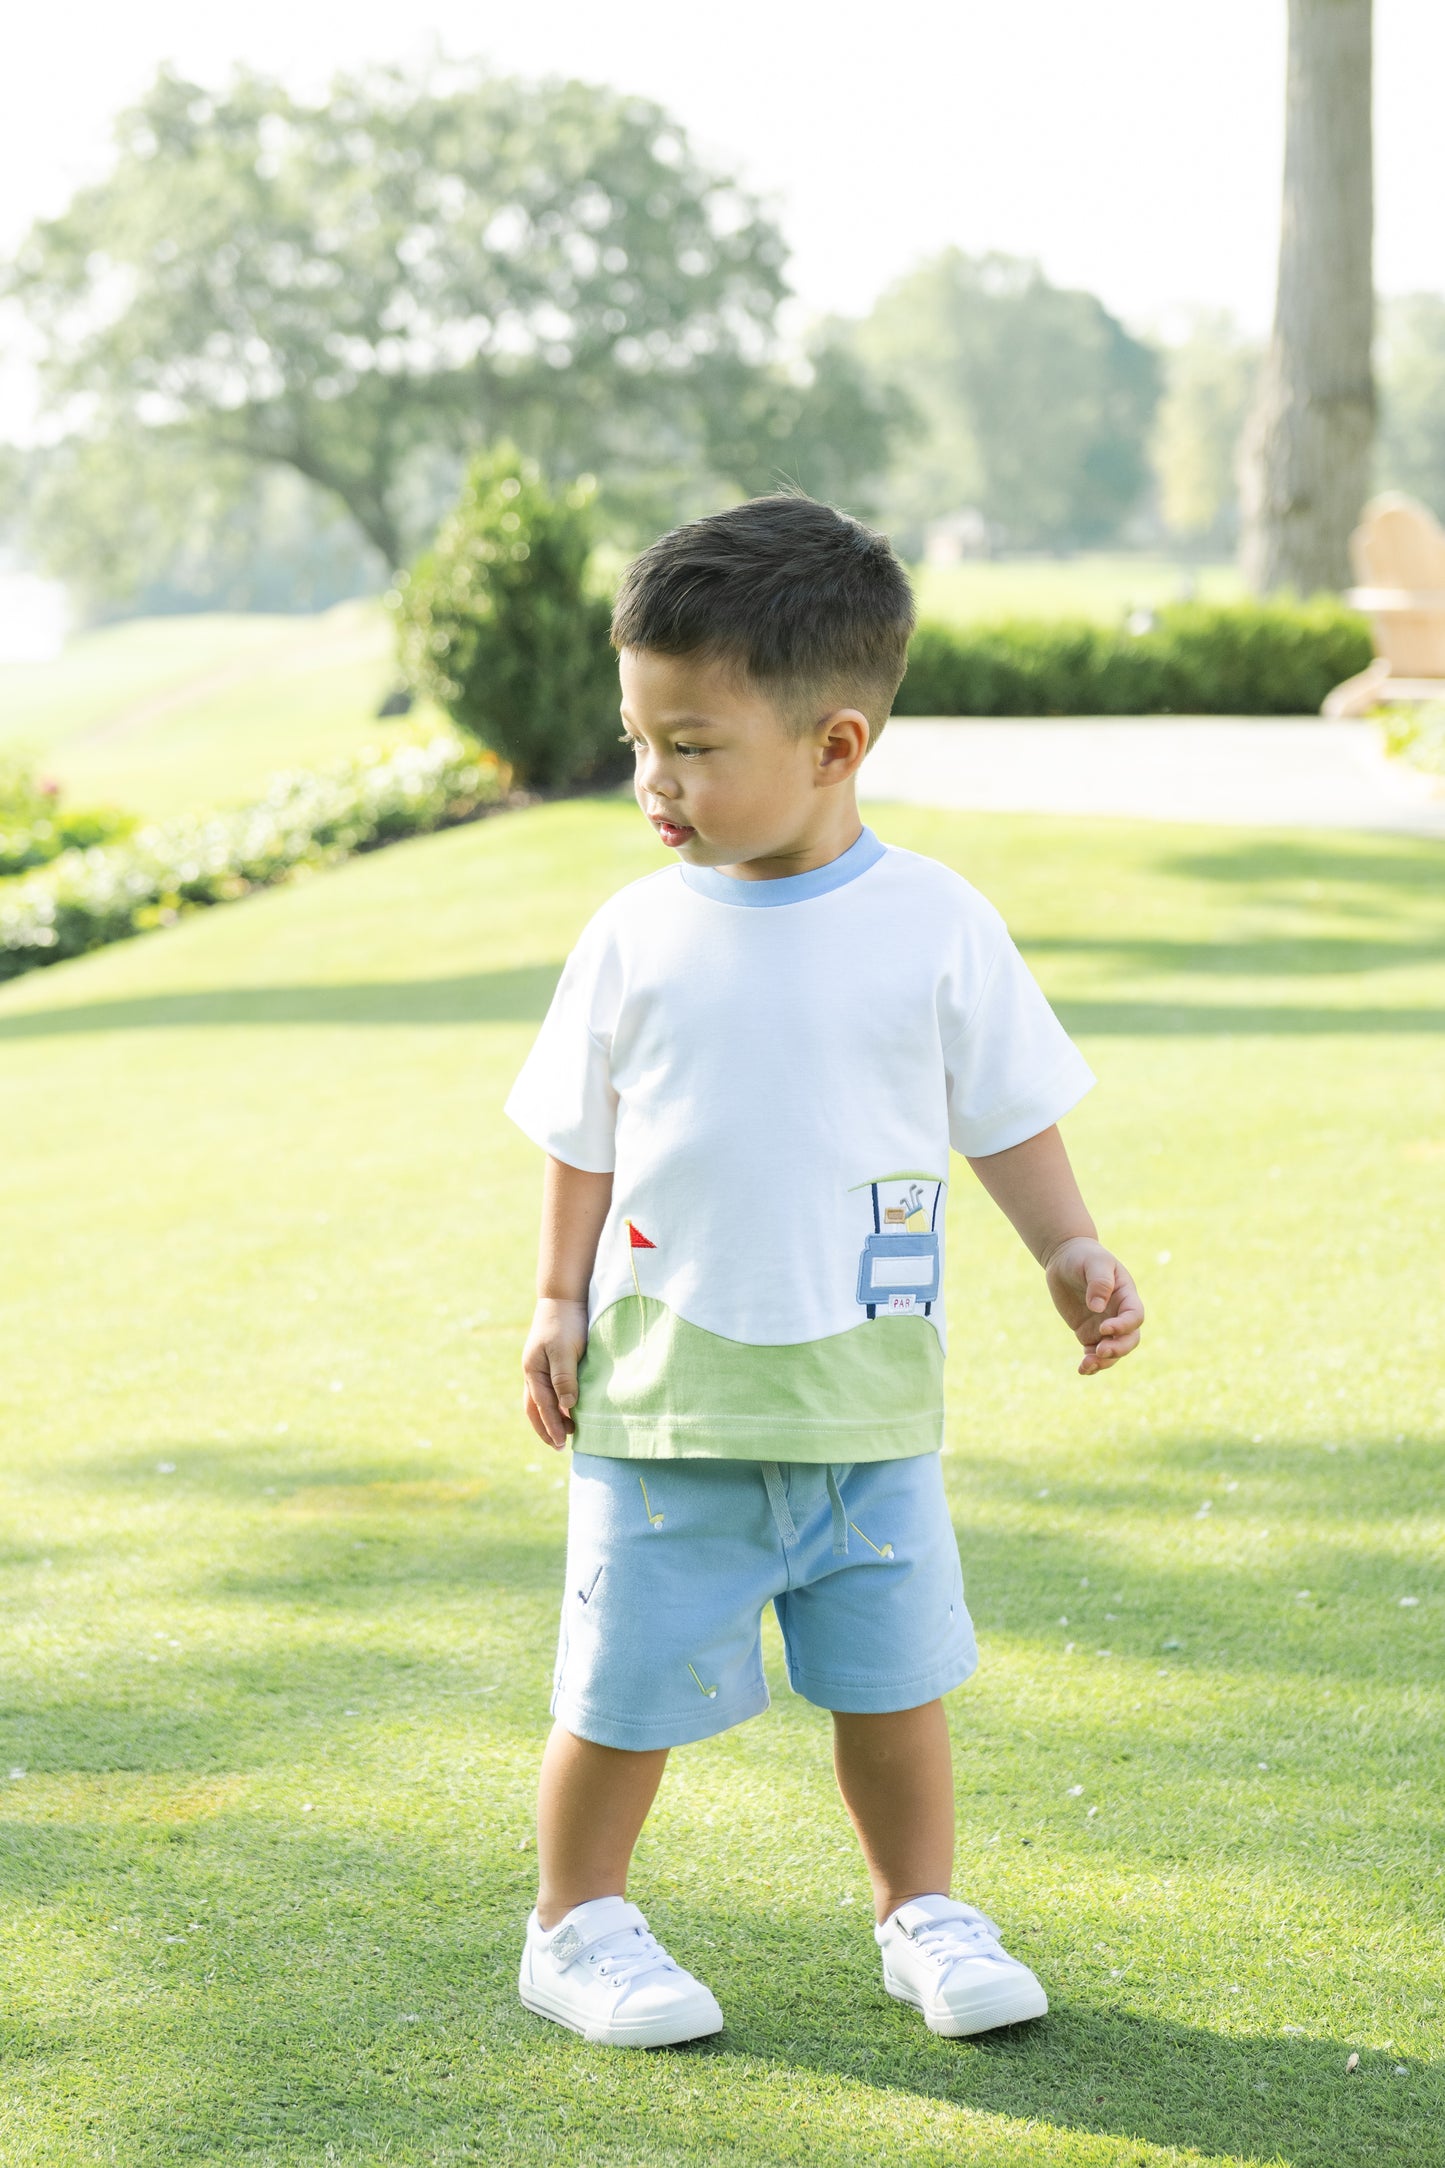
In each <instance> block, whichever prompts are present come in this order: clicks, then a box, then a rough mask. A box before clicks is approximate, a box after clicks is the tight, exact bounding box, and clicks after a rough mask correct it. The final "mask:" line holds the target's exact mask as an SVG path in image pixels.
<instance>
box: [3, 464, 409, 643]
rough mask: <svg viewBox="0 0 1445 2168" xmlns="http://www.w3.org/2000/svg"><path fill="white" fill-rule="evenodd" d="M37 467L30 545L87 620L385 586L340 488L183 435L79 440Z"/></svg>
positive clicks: (243, 605)
mask: <svg viewBox="0 0 1445 2168" xmlns="http://www.w3.org/2000/svg"><path fill="white" fill-rule="evenodd" d="M29 465H30V470H31V477H32V478H31V485H30V489H29V493H28V500H27V502H26V505H25V507H24V514H23V524H22V528H21V531H22V532H23V535H24V541H25V546H26V551H27V554H28V555H29V556H30V557H31V558H32V559H33V560H34V561H35V562H37V563H38V564H39V565H40V566H41V567H42V568H43V569H44V570H45V571H46V572H48V573H50V574H51V575H52V576H53V577H55V578H57V579H61V580H64V581H65V582H66V584H67V586H68V587H69V589H70V595H71V606H72V609H73V610H74V611H75V612H76V614H77V615H78V616H79V618H80V619H81V620H82V621H83V622H87V623H96V622H100V621H104V620H105V619H107V618H112V617H116V616H124V615H127V614H132V613H136V612H139V613H141V614H144V615H147V616H151V615H169V614H173V613H175V612H178V611H186V610H216V609H230V610H322V609H326V608H327V607H328V606H329V605H330V604H331V603H333V602H339V601H342V600H343V599H344V598H345V597H347V596H349V595H360V594H370V593H375V592H377V591H378V590H379V589H380V588H382V587H383V586H384V585H385V584H386V575H387V570H388V568H387V566H386V564H385V563H384V562H383V560H382V559H381V557H380V556H379V555H378V553H377V552H376V550H374V549H373V548H372V546H371V544H370V543H369V542H368V541H367V540H366V539H365V537H364V536H362V535H361V534H359V533H358V532H357V530H356V528H355V526H354V525H353V524H352V522H351V521H350V520H349V519H348V518H347V517H346V515H345V513H344V512H343V510H342V508H341V507H340V506H339V505H338V504H337V503H336V502H335V499H334V498H328V497H327V496H325V495H324V494H323V493H322V492H321V491H319V490H316V489H314V488H312V487H311V486H310V485H309V484H307V483H306V482H303V481H302V480H301V478H300V476H298V475H297V474H296V473H295V472H294V471H292V470H290V469H287V468H281V467H258V466H257V465H256V464H255V463H254V462H252V461H248V460H246V459H244V458H241V457H239V456H238V455H236V454H219V453H215V452H212V451H209V450H208V449H207V448H206V447H204V446H202V445H198V444H197V443H195V442H194V441H193V440H192V439H191V438H190V437H189V436H188V435H187V434H185V433H184V432H177V431H167V430H150V431H146V430H141V431H138V432H136V433H135V435H134V437H133V438H132V439H131V441H129V442H122V441H121V440H120V439H118V438H117V437H116V436H114V435H107V436H103V437H98V438H84V437H73V438H70V439H68V440H66V441H65V442H63V443H61V444H58V445H55V446H53V447H48V448H46V449H44V450H41V451H36V452H33V453H32V454H31V455H30V460H29Z"/></svg>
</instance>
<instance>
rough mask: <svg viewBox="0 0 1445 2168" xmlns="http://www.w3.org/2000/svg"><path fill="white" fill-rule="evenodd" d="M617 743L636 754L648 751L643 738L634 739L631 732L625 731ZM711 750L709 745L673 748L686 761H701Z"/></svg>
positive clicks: (677, 746)
mask: <svg viewBox="0 0 1445 2168" xmlns="http://www.w3.org/2000/svg"><path fill="white" fill-rule="evenodd" d="M617 742H618V744H619V745H626V746H628V747H630V748H631V750H632V751H633V752H634V753H641V752H644V751H645V750H646V744H645V741H644V740H643V739H642V738H634V737H633V735H632V732H631V731H630V730H624V731H623V732H622V733H621V735H620V736H619V738H618V740H617ZM711 750H712V748H711V746H708V745H675V746H674V747H673V751H674V752H675V753H680V754H681V755H682V757H683V758H684V759H685V760H689V759H700V758H701V757H702V755H703V754H704V753H708V752H711Z"/></svg>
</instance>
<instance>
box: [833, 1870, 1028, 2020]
mask: <svg viewBox="0 0 1445 2168" xmlns="http://www.w3.org/2000/svg"><path fill="white" fill-rule="evenodd" d="M873 1935H874V1939H875V1940H876V1942H877V1944H878V1947H879V1948H880V1949H881V1950H882V1952H883V1985H884V1986H885V1987H886V1988H887V1990H888V1992H889V1994H890V1995H893V1996H896V1997H897V1999H898V2001H899V2002H911V2003H912V2005H913V2007H914V2009H915V2010H921V2011H922V2012H923V2021H924V2023H925V2024H926V2025H927V2027H928V2029H929V2031H930V2032H934V2033H942V2034H943V2035H944V2037H945V2038H946V2039H949V2040H960V2039H962V2038H963V2037H964V2036H965V2035H966V2034H968V2033H981V2032H989V2031H991V2030H992V2029H993V2027H994V2026H995V2025H1018V2024H1021V2023H1022V2022H1023V2020H1024V2019H1025V2018H1030V2017H1042V2016H1043V2015H1044V2012H1045V2011H1046V2010H1047V2009H1048V2007H1049V2003H1048V1997H1047V1996H1046V1995H1045V1993H1044V1991H1043V1989H1042V1988H1041V1987H1040V1985H1039V1983H1038V1981H1037V1980H1036V1979H1035V1978H1034V1976H1033V1974H1032V1973H1031V1972H1030V1971H1029V1968H1028V1966H1027V1965H1021V1964H1020V1963H1019V1961H1018V1959H1017V1958H1016V1957H1010V1956H1009V1954H1008V1951H1007V1950H1006V1949H1005V1948H1004V1946H1003V1944H1002V1943H1001V1942H1000V1941H999V1930H998V1928H997V1927H996V1926H995V1924H994V1922H993V1921H992V1920H990V1919H986V1918H985V1917H984V1915H983V1913H982V1912H978V1911H975V1909H974V1907H973V1906H972V1905H963V1904H958V1903H956V1902H955V1900H954V1899H953V1898H952V1897H914V1898H911V1899H910V1900H909V1902H908V1903H907V1904H906V1905H900V1906H899V1907H898V1910H897V1911H896V1912H894V1913H891V1914H890V1915H889V1917H888V1918H887V1919H886V1920H885V1921H884V1922H883V1925H882V1926H881V1927H875V1928H874V1930H873Z"/></svg>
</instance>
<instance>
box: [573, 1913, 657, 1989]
mask: <svg viewBox="0 0 1445 2168" xmlns="http://www.w3.org/2000/svg"><path fill="white" fill-rule="evenodd" d="M588 1963H589V1964H594V1965H595V1966H596V1967H597V1972H598V1976H599V1978H601V1979H604V1980H615V1981H616V1983H617V1985H618V1986H619V1987H627V1986H630V1985H631V1983H632V1982H633V1981H634V1980H637V1979H640V1978H641V1977H642V1975H643V1974H644V1973H648V1972H676V1971H677V1969H678V1968H677V1966H676V1965H675V1964H674V1963H673V1960H672V1959H671V1958H670V1957H669V1956H668V1954H667V1952H666V1950H665V1949H664V1948H663V1947H662V1945H661V1943H660V1942H659V1941H658V1939H657V1937H656V1936H655V1935H654V1934H653V1933H652V1932H651V1931H650V1929H648V1928H645V1927H622V1928H619V1929H618V1931H617V1933H616V1934H615V1935H609V1936H608V1937H607V1939H606V1941H605V1942H599V1943H598V1945H597V1947H596V1948H595V1949H594V1950H591V1951H589V1953H588Z"/></svg>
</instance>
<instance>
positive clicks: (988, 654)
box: [893, 596, 1372, 715]
mask: <svg viewBox="0 0 1445 2168" xmlns="http://www.w3.org/2000/svg"><path fill="white" fill-rule="evenodd" d="M1371 653H1372V648H1371V642H1370V635H1369V631H1368V628H1367V627H1366V625H1365V623H1364V620H1363V619H1362V618H1359V617H1357V616H1356V615H1355V614H1354V612H1353V611H1350V610H1347V609H1345V608H1344V607H1343V605H1342V604H1340V603H1338V602H1336V601H1334V600H1333V599H1332V598H1330V597H1328V596H1324V597H1321V598H1319V599H1318V600H1316V601H1313V602H1307V603H1284V602H1267V603H1266V602H1256V603H1230V604H1225V605H1217V604H1209V603H1201V602H1176V603H1171V604H1168V605H1167V606H1166V607H1165V608H1163V609H1161V610H1160V611H1159V612H1158V614H1157V616H1154V617H1152V618H1151V619H1150V620H1149V623H1148V626H1147V629H1142V630H1140V631H1138V632H1131V631H1130V630H1128V628H1127V627H1119V628H1117V629H1116V628H1111V627H1109V626H1106V625H1096V624H1090V623H1088V622H1087V621H1086V620H1084V619H1078V620H1073V621H1069V620H1059V621H1048V620H1039V621H1037V622H1034V621H1030V620H1029V619H1027V618H1019V619H1015V620H1013V621H1011V622H1007V623H1003V624H996V625H978V626H964V625H941V624H937V623H932V624H923V625H920V626H919V628H918V631H917V632H916V633H915V634H914V637H913V644H912V646H911V647H910V649H909V654H908V675H907V676H906V677H905V678H904V680H903V685H902V688H901V689H900V691H899V695H898V698H897V700H896V701H895V702H894V709H893V711H894V713H895V714H896V715H1171V714H1172V715H1313V714H1317V713H1318V711H1319V707H1320V703H1321V701H1322V700H1323V699H1324V697H1325V694H1326V693H1327V692H1329V690H1330V688H1331V687H1332V686H1334V685H1338V684H1339V683H1340V682H1341V680H1342V679H1344V678H1347V677H1352V676H1353V675H1354V674H1355V672H1356V671H1357V670H1363V669H1364V667H1365V665H1366V663H1367V662H1368V661H1369V659H1370V655H1371Z"/></svg>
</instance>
